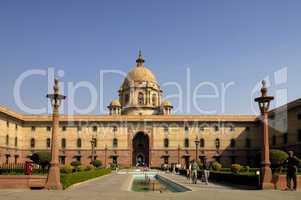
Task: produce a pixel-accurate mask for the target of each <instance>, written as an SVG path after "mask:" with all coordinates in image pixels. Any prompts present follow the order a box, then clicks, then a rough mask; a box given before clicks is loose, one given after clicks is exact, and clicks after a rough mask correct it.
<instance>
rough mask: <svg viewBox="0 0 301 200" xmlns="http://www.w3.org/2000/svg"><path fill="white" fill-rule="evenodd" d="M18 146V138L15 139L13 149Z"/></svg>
mask: <svg viewBox="0 0 301 200" xmlns="http://www.w3.org/2000/svg"><path fill="white" fill-rule="evenodd" d="M17 146H18V137H15V147H17Z"/></svg>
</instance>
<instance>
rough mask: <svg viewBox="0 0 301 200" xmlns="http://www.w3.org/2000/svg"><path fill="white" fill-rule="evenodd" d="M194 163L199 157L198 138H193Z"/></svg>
mask: <svg viewBox="0 0 301 200" xmlns="http://www.w3.org/2000/svg"><path fill="white" fill-rule="evenodd" d="M194 142H195V161H198V159H199V158H198V157H199V155H198V153H199V144H200V141H199V138H198V137H196V138H195V141H194Z"/></svg>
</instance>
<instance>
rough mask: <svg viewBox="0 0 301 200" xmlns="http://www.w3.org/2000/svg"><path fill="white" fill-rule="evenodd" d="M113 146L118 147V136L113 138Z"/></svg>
mask: <svg viewBox="0 0 301 200" xmlns="http://www.w3.org/2000/svg"><path fill="white" fill-rule="evenodd" d="M113 147H114V148H117V147H118V140H117V138H114V139H113Z"/></svg>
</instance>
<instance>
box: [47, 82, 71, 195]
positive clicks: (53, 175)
mask: <svg viewBox="0 0 301 200" xmlns="http://www.w3.org/2000/svg"><path fill="white" fill-rule="evenodd" d="M59 90H60V88H59V81H58V80H57V79H54V86H53V91H54V93H53V94H47V96H46V97H47V98H49V99H50V101H51V105H52V109H53V112H52V143H51V161H50V168H49V172H48V176H47V181H46V186H45V187H46V188H47V189H52V190H60V189H62V185H61V181H60V168H59V146H58V133H59V121H60V120H59V117H60V114H59V107H60V105H61V102H62V100H64V99H66V96H64V95H61V94H60V92H59Z"/></svg>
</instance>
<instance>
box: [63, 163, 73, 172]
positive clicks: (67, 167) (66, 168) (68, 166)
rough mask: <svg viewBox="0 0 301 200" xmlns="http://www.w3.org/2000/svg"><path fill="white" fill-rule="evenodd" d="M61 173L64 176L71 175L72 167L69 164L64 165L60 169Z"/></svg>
mask: <svg viewBox="0 0 301 200" xmlns="http://www.w3.org/2000/svg"><path fill="white" fill-rule="evenodd" d="M61 172H62V173H65V174H71V173H72V166H71V165H70V164H66V165H64V166H63V167H62V168H61Z"/></svg>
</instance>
